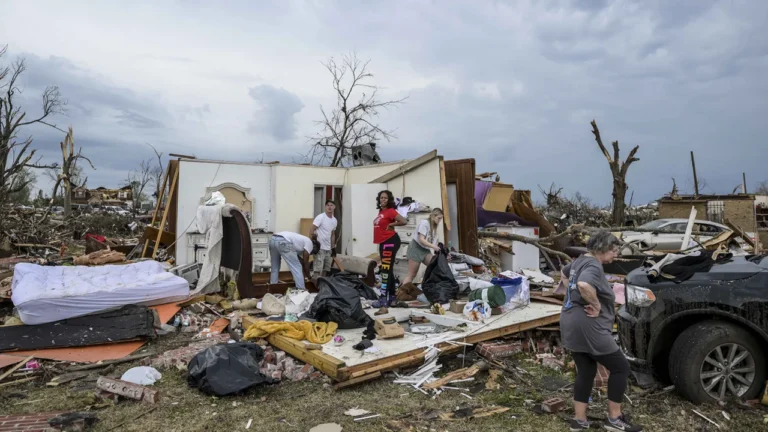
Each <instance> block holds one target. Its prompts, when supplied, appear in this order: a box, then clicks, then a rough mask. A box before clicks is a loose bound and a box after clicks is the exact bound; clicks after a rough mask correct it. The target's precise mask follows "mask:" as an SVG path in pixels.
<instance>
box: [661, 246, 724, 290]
mask: <svg viewBox="0 0 768 432" xmlns="http://www.w3.org/2000/svg"><path fill="white" fill-rule="evenodd" d="M731 258H733V254H731V253H720V254H718V255H717V256H716V257H715V256H713V252H712V251H701V252H700V253H698V254H695V255H694V254H690V255H679V254H667V255H666V256H665V257H664V258H662V259H661V261H659V262H658V263H656V264H655V265H654V266H653V267H651V269H650V270H649V271H648V280H650V281H651V282H657V281H659V280H660V279H659V278H663V279H666V280H672V281H674V282H675V283H680V282H683V281H686V280H688V279H690V278H691V277H692V276H693V275H694V274H696V273H706V272H708V271H709V270H710V269H711V268H712V266H714V265H715V264H719V263H723V262H726V261H728V260H730V259H731Z"/></svg>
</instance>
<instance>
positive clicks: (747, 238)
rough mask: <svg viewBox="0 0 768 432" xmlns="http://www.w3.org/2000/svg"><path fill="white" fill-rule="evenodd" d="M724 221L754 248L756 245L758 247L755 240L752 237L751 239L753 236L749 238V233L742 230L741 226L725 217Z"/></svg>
mask: <svg viewBox="0 0 768 432" xmlns="http://www.w3.org/2000/svg"><path fill="white" fill-rule="evenodd" d="M724 222H725V225H726V226H727V227H728V228H730V229H731V230H733V232H735V233H736V235H738V236H739V237H741V238H742V239H744V241H745V242H747V244H748V245H750V246H752V247H753V248H755V247H756V246H755V242H753V241H752V239H751V238H749V236H748V235H747V233H745V232H744V231H742V229H741V228H739V227H737V226H736V225H735V224H734V223H733V222H731V221H729V220H728V219H727V218H726V219H725V221H724Z"/></svg>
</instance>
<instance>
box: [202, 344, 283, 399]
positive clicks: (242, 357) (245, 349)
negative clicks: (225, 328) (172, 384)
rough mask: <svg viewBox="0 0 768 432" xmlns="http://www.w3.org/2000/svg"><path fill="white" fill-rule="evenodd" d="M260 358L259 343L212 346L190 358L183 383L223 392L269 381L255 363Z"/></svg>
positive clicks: (219, 392) (220, 394) (235, 392)
mask: <svg viewBox="0 0 768 432" xmlns="http://www.w3.org/2000/svg"><path fill="white" fill-rule="evenodd" d="M263 358H264V351H263V350H262V349H261V347H260V346H258V345H256V344H254V343H250V342H238V343H225V344H219V345H215V346H212V347H210V348H208V349H206V350H204V351H202V352H200V353H198V354H197V355H195V356H194V357H193V358H192V360H190V362H189V365H188V366H187V370H188V371H189V375H188V376H187V384H189V386H190V387H196V388H197V389H198V390H200V391H201V392H203V393H206V394H211V395H216V396H227V395H231V394H237V393H242V392H244V391H246V390H248V389H249V388H251V387H253V386H256V385H259V384H272V382H273V381H272V378H269V377H266V376H264V375H262V373H261V369H260V367H259V365H260V363H261V360H262V359H263Z"/></svg>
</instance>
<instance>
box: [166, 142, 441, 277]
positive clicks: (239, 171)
mask: <svg viewBox="0 0 768 432" xmlns="http://www.w3.org/2000/svg"><path fill="white" fill-rule="evenodd" d="M442 166H443V158H442V156H439V155H438V154H437V150H433V151H431V152H429V153H427V154H425V155H424V156H421V157H419V158H417V159H413V160H406V161H400V162H392V163H383V164H378V165H369V166H360V167H349V168H332V167H319V166H309V165H289V164H253V163H239V162H225V161H213V160H200V159H186V158H182V159H180V160H179V179H178V186H177V187H178V212H177V220H176V227H177V231H178V232H177V233H176V261H177V264H179V265H183V264H188V263H191V262H194V261H195V260H196V259H197V260H199V259H200V254H201V253H204V250H203V249H202V248H201V247H200V246H201V245H200V244H201V242H203V243H204V238H203V236H202V235H200V234H197V233H195V232H194V231H196V226H195V224H194V220H195V216H196V214H197V207H198V206H199V205H200V204H201V203H203V202H204V201H205V200H206V199H207V198H208V197H210V195H211V194H212V193H213V192H215V191H220V192H222V194H224V196H225V197H226V199H227V202H228V203H230V204H234V205H236V206H238V207H240V209H241V210H243V212H244V213H245V214H246V217H247V218H248V219H249V221H250V224H251V228H252V231H253V235H252V240H253V246H254V267H255V268H259V267H268V266H269V255H268V249H267V243H268V240H269V237H270V236H271V234H272V233H275V232H280V231H293V232H301V229H302V226H301V224H302V219H305V220H306V219H309V220H310V222H309V223H311V219H312V218H314V217H315V216H316V215H318V214H319V213H321V212H322V211H323V206H324V203H325V200H326V199H334V200H335V201H336V202H337V203H340V205H337V219H338V220H339V225H340V229H339V230H338V231H340V232H338V231H337V235H339V234H340V242H339V243H338V247H339V249H338V252H339V253H342V254H347V255H355V256H368V255H370V254H372V253H375V252H376V251H377V249H376V247H375V245H374V244H373V219H374V218H375V217H376V214H377V212H378V210H377V209H376V205H375V202H376V194H377V192H379V191H380V190H383V189H389V190H391V191H392V193H393V194H394V195H395V197H398V198H402V197H411V198H413V199H414V200H416V201H418V202H421V203H423V204H425V205H427V206H429V207H431V208H434V207H447V195H446V193H445V191H446V186H445V175H444V170H443V168H442ZM417 216H418V215H417ZM420 217H423V215H421V216H420ZM414 220H415V219H414ZM305 223H307V222H306V221H305ZM409 228H410V224H409V226H408V227H403V229H404V230H405V231H403V234H401V236H402V235H405V236H406V237H410V236H408V234H409V233H410V231H408V230H409ZM414 228H415V227H414ZM446 228H450V221H448V220H447V214H446ZM441 238H442V230H441ZM409 240H410V238H403V242H404V243H406V242H407V241H409ZM195 245H198V246H197V247H195Z"/></svg>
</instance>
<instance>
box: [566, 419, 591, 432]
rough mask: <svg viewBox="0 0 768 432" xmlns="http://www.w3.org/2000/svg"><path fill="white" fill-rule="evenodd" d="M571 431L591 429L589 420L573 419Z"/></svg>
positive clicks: (577, 431)
mask: <svg viewBox="0 0 768 432" xmlns="http://www.w3.org/2000/svg"><path fill="white" fill-rule="evenodd" d="M570 425H571V432H579V431H585V430H589V422H588V421H586V420H577V419H571V422H570Z"/></svg>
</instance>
